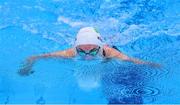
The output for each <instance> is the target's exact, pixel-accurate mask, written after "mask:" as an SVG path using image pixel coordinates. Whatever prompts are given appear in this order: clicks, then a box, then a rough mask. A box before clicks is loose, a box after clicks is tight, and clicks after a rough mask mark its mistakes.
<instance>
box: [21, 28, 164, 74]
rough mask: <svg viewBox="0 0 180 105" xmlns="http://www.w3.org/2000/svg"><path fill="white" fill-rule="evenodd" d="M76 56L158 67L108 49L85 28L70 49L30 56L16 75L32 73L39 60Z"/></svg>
mask: <svg viewBox="0 0 180 105" xmlns="http://www.w3.org/2000/svg"><path fill="white" fill-rule="evenodd" d="M76 56H80V57H81V58H83V59H84V60H93V59H94V58H96V57H98V56H99V57H102V58H103V59H107V58H116V59H119V60H122V61H128V62H133V63H136V64H147V65H150V66H153V67H159V66H160V65H159V64H156V63H152V62H146V61H143V60H140V59H136V58H132V57H129V56H127V55H125V54H123V53H122V52H120V51H119V50H117V49H116V48H113V47H110V46H108V45H107V44H105V43H103V41H102V39H101V35H100V34H99V33H98V32H97V31H96V30H95V29H94V28H93V27H85V28H82V29H80V30H79V32H78V34H77V36H76V40H75V44H74V46H73V47H72V48H69V49H66V50H63V51H57V52H52V53H47V54H41V55H34V56H31V57H29V58H28V59H27V60H26V63H25V64H24V66H23V68H22V69H21V70H20V71H19V72H18V73H19V74H20V75H22V76H26V75H29V74H31V73H33V71H31V68H32V66H33V64H34V63H35V62H36V61H37V60H39V59H43V58H58V57H60V58H73V57H76Z"/></svg>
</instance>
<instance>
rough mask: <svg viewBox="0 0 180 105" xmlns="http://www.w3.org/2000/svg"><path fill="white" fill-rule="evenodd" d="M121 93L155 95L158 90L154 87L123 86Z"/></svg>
mask: <svg viewBox="0 0 180 105" xmlns="http://www.w3.org/2000/svg"><path fill="white" fill-rule="evenodd" d="M121 94H122V95H125V96H131V95H136V96H156V95H158V94H160V90H159V89H158V88H155V87H137V88H124V89H122V90H121Z"/></svg>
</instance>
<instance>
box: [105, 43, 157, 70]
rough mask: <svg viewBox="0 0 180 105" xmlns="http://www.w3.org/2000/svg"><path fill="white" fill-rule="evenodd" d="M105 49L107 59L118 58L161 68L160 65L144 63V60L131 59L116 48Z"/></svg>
mask: <svg viewBox="0 0 180 105" xmlns="http://www.w3.org/2000/svg"><path fill="white" fill-rule="evenodd" d="M104 49H105V51H106V54H107V56H106V57H107V58H118V59H120V60H123V61H128V62H133V63H136V64H147V65H150V66H154V67H160V65H159V64H156V63H152V62H147V61H143V60H140V59H137V58H132V57H129V56H127V55H125V54H123V53H122V52H120V51H118V50H116V49H114V48H111V47H108V46H105V47H104Z"/></svg>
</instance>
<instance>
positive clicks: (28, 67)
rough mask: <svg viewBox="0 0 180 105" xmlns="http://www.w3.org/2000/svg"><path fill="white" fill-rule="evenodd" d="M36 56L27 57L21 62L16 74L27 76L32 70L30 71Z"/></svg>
mask: <svg viewBox="0 0 180 105" xmlns="http://www.w3.org/2000/svg"><path fill="white" fill-rule="evenodd" d="M35 60H36V57H29V58H28V59H27V60H26V61H25V62H24V63H23V64H22V67H21V68H20V70H19V71H18V74H19V75H21V76H28V75H30V74H32V73H34V71H32V67H33V65H34V63H35Z"/></svg>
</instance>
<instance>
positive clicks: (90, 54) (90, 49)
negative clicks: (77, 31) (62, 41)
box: [76, 44, 100, 59]
mask: <svg viewBox="0 0 180 105" xmlns="http://www.w3.org/2000/svg"><path fill="white" fill-rule="evenodd" d="M76 50H77V53H78V54H79V55H80V56H83V57H84V58H85V59H93V58H94V57H95V56H96V55H97V54H98V52H99V50H100V47H99V46H97V45H92V44H86V45H79V46H77V47H76Z"/></svg>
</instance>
